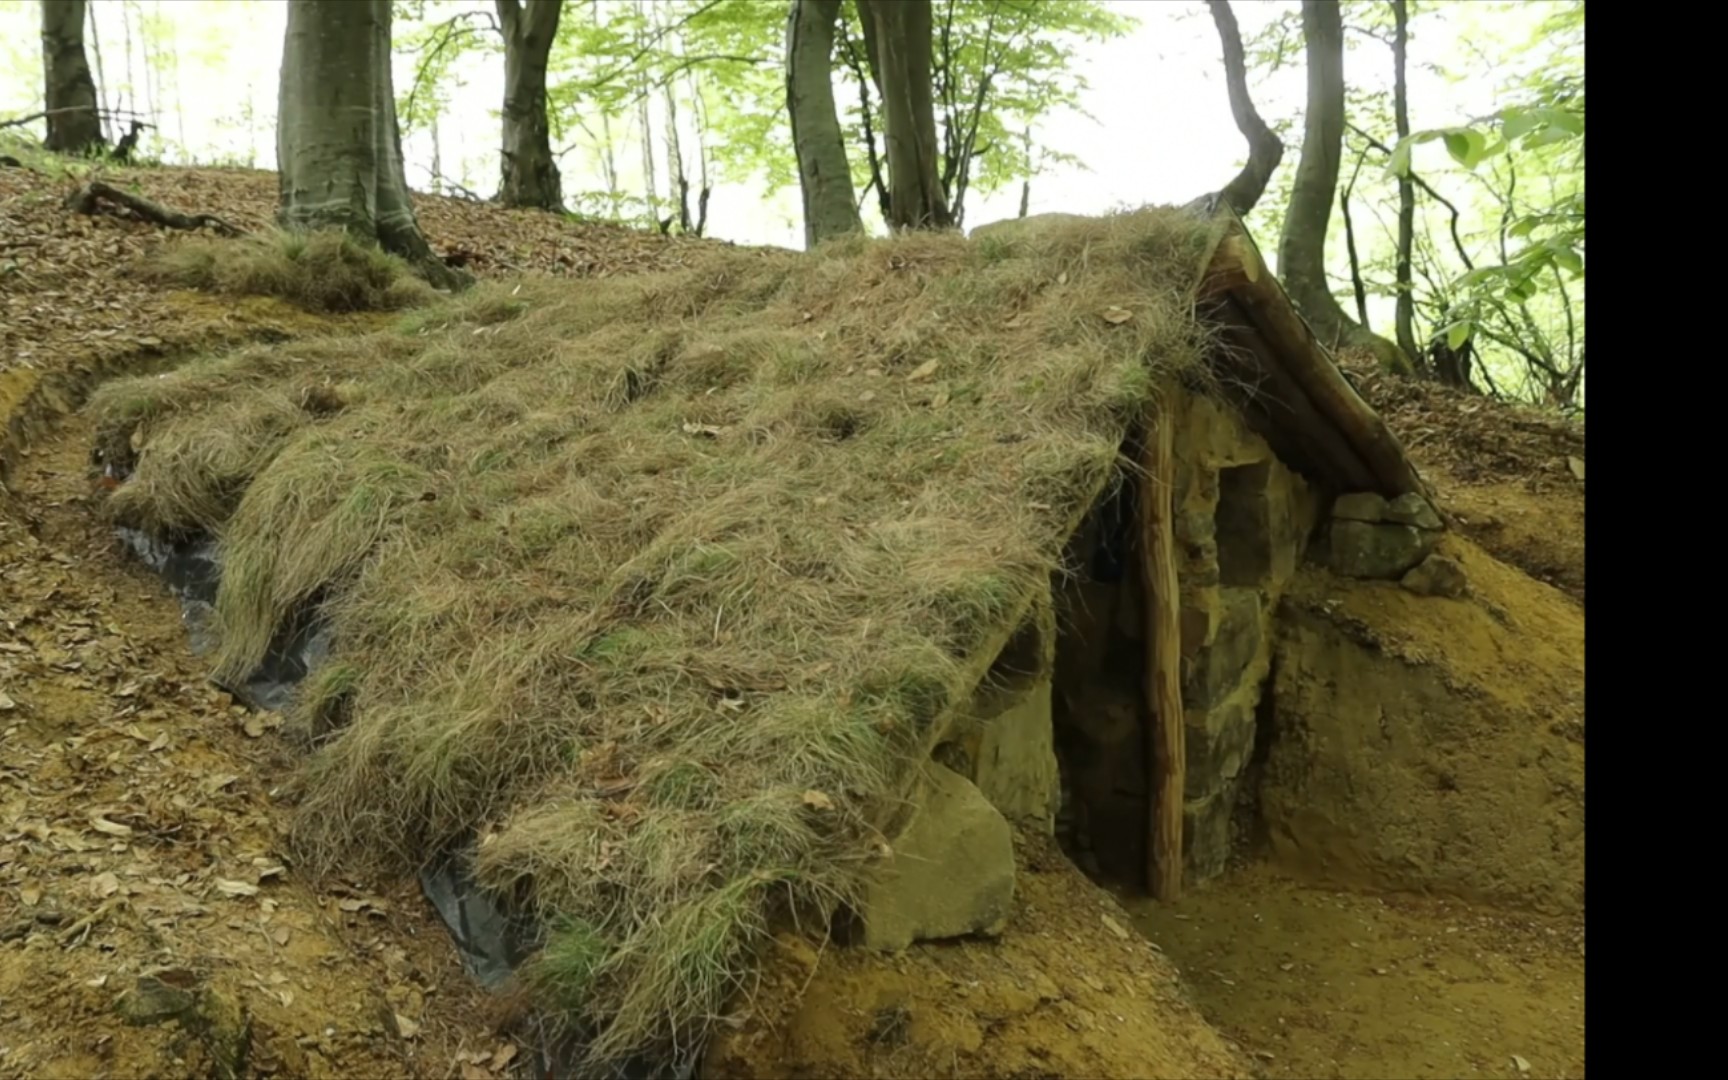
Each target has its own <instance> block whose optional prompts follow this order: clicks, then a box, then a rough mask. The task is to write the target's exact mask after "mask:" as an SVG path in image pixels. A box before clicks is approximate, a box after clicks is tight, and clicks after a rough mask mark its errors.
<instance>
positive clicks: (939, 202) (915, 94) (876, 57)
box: [858, 0, 954, 229]
mask: <svg viewBox="0 0 1728 1080" xmlns="http://www.w3.org/2000/svg"><path fill="white" fill-rule="evenodd" d="M858 8H859V10H858V14H859V17H860V18H861V19H862V21H863V23H864V42H865V46H866V48H867V49H868V51H869V53H870V66H871V69H872V72H871V73H872V74H873V75H874V76H875V81H876V92H877V94H878V96H880V97H881V99H882V128H883V132H882V133H883V137H884V141H885V142H886V143H887V149H888V192H889V195H888V200H889V201H888V206H889V214H888V219H889V220H888V226H889V228H897V229H946V228H950V227H952V226H953V224H954V216H953V214H952V213H950V212H949V209H948V200H947V198H946V197H945V196H944V195H943V194H942V177H941V174H940V172H939V171H938V159H939V152H938V149H937V144H936V103H935V100H934V98H935V93H934V89H933V88H934V83H933V82H932V80H931V72H930V66H931V55H930V51H931V37H930V35H931V19H930V0H858Z"/></svg>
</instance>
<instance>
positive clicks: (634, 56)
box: [583, 0, 726, 90]
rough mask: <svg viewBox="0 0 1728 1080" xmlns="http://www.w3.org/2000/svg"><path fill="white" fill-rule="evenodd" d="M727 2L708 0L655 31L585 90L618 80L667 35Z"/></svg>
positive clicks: (594, 88)
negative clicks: (639, 46) (640, 45)
mask: <svg viewBox="0 0 1728 1080" xmlns="http://www.w3.org/2000/svg"><path fill="white" fill-rule="evenodd" d="M725 2H726V0H708V3H706V4H703V5H702V6H701V7H699V8H697V9H696V10H695V11H692V12H691V13H690V14H688V15H686V16H684V17H683V18H682V19H679V20H678V21H677V22H675V23H668V24H667V25H666V26H663V27H661V28H660V29H659V30H657V31H655V32H654V33H653V34H650V35H649V36H648V38H647V39H646V40H645V41H644V42H643V43H642V47H641V48H639V49H637V50H636V51H635V52H633V53H631V54H630V56H629V57H628V58H627V59H625V61H624V62H623V63H622V64H619V65H618V66H617V67H615V68H613V69H612V70H611V71H608V72H607V73H606V74H604V75H601V76H600V77H599V78H597V79H594V80H592V81H590V82H587V83H584V84H583V88H584V89H587V90H598V89H599V88H600V87H602V86H605V85H606V84H607V83H609V82H611V81H612V80H613V79H616V78H618V77H619V76H620V75H623V74H625V73H626V72H628V71H629V70H630V69H631V68H632V67H634V66H635V65H636V61H638V60H640V59H642V58H643V57H644V56H647V55H648V53H649V52H650V51H652V50H653V48H654V46H656V45H658V44H660V39H661V38H663V37H665V36H666V35H667V34H670V33H672V32H673V31H674V30H681V29H683V28H684V27H686V26H688V25H690V23H691V22H692V21H693V20H695V19H698V18H700V17H701V16H703V15H706V14H707V13H708V12H710V11H713V10H714V9H715V8H717V7H719V6H720V5H721V4H723V3H725Z"/></svg>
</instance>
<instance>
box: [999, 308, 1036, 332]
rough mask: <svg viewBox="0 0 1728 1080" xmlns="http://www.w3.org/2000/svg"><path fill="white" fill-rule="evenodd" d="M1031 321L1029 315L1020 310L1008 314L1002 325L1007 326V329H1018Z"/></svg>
mask: <svg viewBox="0 0 1728 1080" xmlns="http://www.w3.org/2000/svg"><path fill="white" fill-rule="evenodd" d="M1031 321H1032V318H1031V316H1029V315H1027V314H1026V313H1025V312H1024V311H1021V312H1017V313H1016V314H1014V315H1011V316H1009V318H1008V320H1007V321H1006V322H1004V323H1003V324H1002V325H1003V326H1004V327H1006V328H1008V329H1009V330H1018V329H1020V327H1022V326H1025V325H1026V324H1027V323H1029V322H1031Z"/></svg>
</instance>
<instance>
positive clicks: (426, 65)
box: [402, 11, 504, 119]
mask: <svg viewBox="0 0 1728 1080" xmlns="http://www.w3.org/2000/svg"><path fill="white" fill-rule="evenodd" d="M473 18H481V19H485V20H486V22H487V24H488V25H489V26H490V28H491V30H492V32H493V33H494V34H497V35H498V36H499V37H503V36H504V31H503V29H502V28H501V27H500V26H499V25H498V20H497V19H495V18H493V16H492V13H491V12H490V11H464V12H461V13H460V14H456V15H452V16H450V17H449V18H448V19H445V20H444V21H443V22H441V23H439V24H438V25H437V27H435V28H434V29H433V33H435V34H441V35H442V36H441V37H439V39H438V43H437V44H436V45H434V46H433V47H432V51H431V53H429V54H428V55H427V56H426V57H425V58H424V59H422V60H421V61H420V65H419V66H418V67H416V68H415V69H414V85H413V86H411V87H409V88H408V100H407V101H405V102H403V104H402V113H403V114H404V115H406V116H408V117H409V118H410V119H412V117H413V116H414V102H415V99H416V98H418V97H419V96H420V88H421V87H422V86H423V85H425V83H426V73H427V72H428V71H430V70H431V69H432V65H433V64H434V63H436V62H437V60H438V58H439V57H440V56H442V55H443V54H444V50H445V49H447V48H449V47H450V46H451V45H452V44H454V43H455V41H456V40H457V38H458V37H459V36H460V35H462V34H478V33H480V31H479V29H477V28H475V27H473V26H468V25H461V26H458V25H457V24H458V23H464V22H465V20H468V19H473Z"/></svg>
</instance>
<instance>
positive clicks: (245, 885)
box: [216, 878, 258, 896]
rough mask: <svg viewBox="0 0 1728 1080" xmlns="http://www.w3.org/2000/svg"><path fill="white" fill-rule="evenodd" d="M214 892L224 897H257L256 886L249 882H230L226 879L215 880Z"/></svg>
mask: <svg viewBox="0 0 1728 1080" xmlns="http://www.w3.org/2000/svg"><path fill="white" fill-rule="evenodd" d="M216 891H217V892H219V893H221V894H222V895H224V896H257V895H258V886H256V885H254V884H252V883H251V882H250V881H231V880H229V879H227V878H217V879H216Z"/></svg>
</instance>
